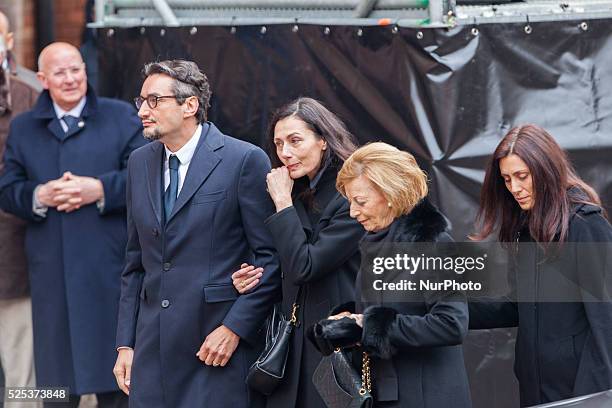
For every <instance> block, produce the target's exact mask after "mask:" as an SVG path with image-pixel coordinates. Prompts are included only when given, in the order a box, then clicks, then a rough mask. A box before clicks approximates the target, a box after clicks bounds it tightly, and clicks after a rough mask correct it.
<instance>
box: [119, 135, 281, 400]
mask: <svg viewBox="0 0 612 408" xmlns="http://www.w3.org/2000/svg"><path fill="white" fill-rule="evenodd" d="M163 158H164V148H163V145H162V144H161V143H159V142H154V143H151V144H150V145H148V146H145V147H143V148H141V149H138V150H137V151H135V152H134V154H133V155H132V157H131V158H130V161H129V164H128V246H127V251H126V268H125V270H124V272H123V279H122V288H121V304H120V312H119V326H118V331H117V346H130V347H133V348H134V361H133V365H132V376H131V385H130V406H131V407H146V408H155V407H169V408H170V407H171V408H180V407H190V408H191V407H210V408H216V407H219V408H221V407H232V408H249V407H253V406H255V400H254V399H253V395H250V394H249V392H248V389H247V386H246V384H245V378H246V374H247V371H248V368H249V366H250V364H251V363H252V362H253V361H254V359H255V358H256V357H257V356H256V352H257V350H256V347H255V346H256V345H257V343H258V331H259V330H260V328H261V327H262V325H263V323H264V321H265V319H266V316H267V314H268V313H269V312H270V310H271V308H272V305H273V304H274V302H275V301H277V300H278V299H279V297H280V272H279V266H278V259H277V255H276V251H275V250H274V247H273V244H272V239H271V237H270V234H269V232H268V229H267V228H266V226H265V225H264V220H265V219H266V218H267V217H268V216H269V215H271V214H272V212H273V206H272V202H271V200H270V198H269V196H268V193H267V192H266V185H265V182H266V174H267V173H268V172H269V171H270V161H269V159H268V157H267V156H266V154H265V153H264V152H263V151H262V150H261V149H260V148H258V147H256V146H253V145H251V144H249V143H246V142H243V141H240V140H237V139H234V138H232V137H229V136H226V135H224V134H222V133H221V132H220V131H219V130H218V129H217V128H216V127H215V126H214V125H213V124H211V123H204V124H203V130H202V136H201V138H200V140H199V142H198V146H197V148H196V151H195V153H194V156H193V158H192V160H191V162H190V164H189V169H188V171H187V174H186V176H185V181H184V184H183V188H182V189H181V191H180V193H179V196H178V198H177V201H176V204H175V205H174V209H173V210H172V213H171V214H170V216H169V217H168V220H167V222H166V223H165V224H164V223H163V206H162V161H163ZM242 262H248V263H250V264H253V265H257V266H261V267H263V268H264V269H265V270H266V273H265V274H264V276H263V278H262V281H261V285H260V287H259V288H258V290H256V291H253V292H252V293H249V294H246V295H242V296H238V292H237V291H236V290H235V289H234V286H233V285H232V279H231V275H232V272H234V271H236V270H237V269H238V268H239V266H240V264H241V263H242ZM221 324H223V325H225V326H226V327H228V328H229V329H231V330H232V331H233V332H235V333H236V334H238V335H239V336H240V338H241V340H240V342H239V345H238V348H237V349H236V351H235V352H234V354H233V356H232V357H231V359H230V360H229V363H228V364H227V365H226V366H225V367H212V366H207V365H205V364H204V363H203V362H201V361H200V360H199V359H198V358H197V357H196V352H197V351H198V350H199V348H200V346H201V345H202V342H203V341H204V339H205V338H206V336H207V335H208V334H210V333H211V332H212V331H213V330H215V329H216V328H217V327H219V326H220V325H221Z"/></svg>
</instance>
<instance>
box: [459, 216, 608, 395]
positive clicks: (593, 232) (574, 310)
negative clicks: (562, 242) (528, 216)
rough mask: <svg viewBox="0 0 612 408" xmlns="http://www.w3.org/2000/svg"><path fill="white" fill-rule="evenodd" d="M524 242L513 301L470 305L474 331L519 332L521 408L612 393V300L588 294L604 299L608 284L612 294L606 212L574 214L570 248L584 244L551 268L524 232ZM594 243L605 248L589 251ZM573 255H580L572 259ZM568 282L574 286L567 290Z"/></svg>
mask: <svg viewBox="0 0 612 408" xmlns="http://www.w3.org/2000/svg"><path fill="white" fill-rule="evenodd" d="M519 241H520V243H519V244H518V245H517V247H518V254H517V256H516V257H515V259H516V264H515V270H516V273H515V274H514V275H513V276H512V278H513V279H510V287H511V289H512V290H511V293H510V295H509V296H508V297H506V298H503V299H486V300H478V301H473V302H472V301H471V302H470V305H469V306H470V328H471V329H488V328H496V327H514V326H518V335H517V340H516V350H515V362H514V371H515V374H516V376H517V378H518V380H519V386H520V394H521V406H531V405H536V404H542V403H546V402H551V401H557V400H561V399H565V398H571V397H575V396H579V395H585V394H590V393H594V392H598V391H603V390H607V389H611V388H612V303H611V302H609V300H610V299H609V296H610V293H607V299H606V298H604V299H603V301H602V300H601V299H599V300H598V299H597V296H596V297H592V296H591V295H590V294H589V293H588V292H591V294H593V289H595V290H596V291H597V292H600V294H603V295H604V296H606V294H605V289H606V282H607V285H608V286H607V290H608V291H609V290H610V289H612V287H611V286H609V285H610V279H611V276H612V270H610V268H611V267H612V266H611V264H610V263H609V262H610V261H609V260H610V258H609V256H610V254H609V253H608V254H607V255H608V261H607V262H608V264H607V265H603V264H601V263H600V260H603V261H604V262H605V259H606V258H605V255H606V254H605V253H604V254H603V255H604V257H603V258H602V257H601V255H602V253H601V251H602V250H603V251H605V246H607V248H608V249H609V248H610V245H609V243H611V242H612V227H611V226H610V224H609V223H608V222H607V221H606V219H605V218H604V217H603V216H602V214H601V209H600V208H599V207H595V206H592V205H584V204H581V205H578V206H576V207H575V208H574V213H573V215H572V218H571V220H570V224H569V231H568V238H567V242H568V243H580V244H579V245H576V244H568V245H567V246H566V247H565V250H564V252H562V255H561V257H559V258H556V259H551V258H550V257H548V259H547V260H545V259H544V255H543V252H542V250H541V249H537V246H536V245H535V244H531V245H529V244H526V243H528V242H532V243H533V240H532V239H531V237H530V236H529V233H528V231H527V232H526V231H522V232H521V234H520V237H519ZM589 242H598V243H600V244H595V245H592V244H591V245H589V244H586V245H585V243H589ZM601 243H608V244H601ZM569 250H571V251H576V252H574V253H576V254H577V255H571V254H569V256H570V258H568V257H567V256H568V253H567V251H569ZM571 257H574V259H571ZM568 259H570V261H569V262H568ZM586 264H588V266H585V265H586ZM574 265H575V266H574ZM566 278H569V279H566ZM568 281H571V282H575V283H576V285H575V286H572V285H566V284H565V283H566V282H568ZM564 282H565V283H564ZM562 285H563V286H562ZM602 289H603V291H602ZM561 291H562V292H561ZM587 296H588V297H590V299H589V300H587V301H585V300H586V297H587ZM517 299H519V300H520V301H517ZM581 299H584V300H581ZM563 300H565V301H563ZM605 300H608V301H605Z"/></svg>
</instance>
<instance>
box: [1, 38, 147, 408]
mask: <svg viewBox="0 0 612 408" xmlns="http://www.w3.org/2000/svg"><path fill="white" fill-rule="evenodd" d="M38 67H39V72H38V73H37V75H38V78H39V80H40V82H41V84H42V86H43V88H44V91H43V93H42V94H41V95H40V97H39V98H38V100H37V102H36V105H35V106H34V108H33V109H32V110H30V111H28V112H25V113H23V114H22V115H20V116H18V117H16V118H15V119H14V120H13V122H12V123H11V128H10V131H9V136H8V141H7V148H6V153H5V155H4V171H3V173H2V175H1V176H0V207H1V208H2V209H3V210H5V211H7V212H9V213H12V214H14V215H16V216H18V217H20V218H22V219H24V220H26V221H27V233H26V254H27V261H28V268H29V273H30V286H31V296H32V317H33V323H34V358H35V367H36V380H37V384H38V386H47V387H49V386H55V387H68V388H69V392H70V394H71V401H70V402H69V403H67V404H65V406H68V407H76V406H77V405H78V402H79V398H78V396H79V395H82V394H89V393H96V394H97V396H98V405H99V407H115V406H127V399H126V398H125V397H124V396H123V394H122V393H121V392H120V391H118V389H117V384H116V382H115V380H114V378H113V375H112V367H113V363H114V359H115V355H114V353H115V351H114V332H115V331H116V326H117V312H118V303H117V302H118V298H119V292H120V287H119V286H120V275H121V270H122V267H123V255H124V249H125V243H126V227H125V222H126V218H125V177H126V166H127V159H128V157H129V155H130V153H131V152H132V151H133V150H134V149H136V148H137V147H140V146H142V145H143V144H144V143H145V140H144V139H143V138H142V135H141V129H142V128H141V126H140V122H139V120H138V118H137V116H136V112H135V111H134V109H133V108H132V107H131V106H129V105H128V104H126V103H125V102H120V101H115V100H111V99H107V98H98V97H96V95H95V94H94V92H93V91H92V90H91V89H89V87H88V85H87V75H86V73H85V64H84V63H83V60H82V59H81V55H80V54H79V51H78V50H77V49H76V48H75V47H73V46H72V45H70V44H67V43H53V44H51V45H49V46H47V47H46V48H45V49H44V50H43V51H42V52H41V54H40V56H39V59H38ZM58 406H62V405H53V407H58Z"/></svg>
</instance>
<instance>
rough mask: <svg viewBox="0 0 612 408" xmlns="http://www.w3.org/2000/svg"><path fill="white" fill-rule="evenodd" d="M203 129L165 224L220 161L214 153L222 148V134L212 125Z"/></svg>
mask: <svg viewBox="0 0 612 408" xmlns="http://www.w3.org/2000/svg"><path fill="white" fill-rule="evenodd" d="M203 127H204V128H203V129H202V136H200V140H199V141H198V146H197V147H196V150H195V152H194V154H193V158H192V159H191V162H190V163H189V169H188V170H187V174H186V175H185V181H184V182H183V188H181V191H180V193H179V195H178V197H177V199H176V203H175V204H174V208H173V209H172V213H171V214H170V217H168V219H167V220H166V224H167V223H168V222H170V221H171V220H172V218H174V216H175V215H176V213H178V212H179V211H180V210H181V208H183V207H184V206H185V204H187V202H188V201H189V200H190V199H191V197H192V196H193V195H194V194H195V192H196V191H198V189H199V188H200V186H201V185H202V183H204V181H206V179H207V178H208V176H209V175H210V173H212V171H213V170H214V169H215V167H217V165H218V164H219V162H220V161H221V157H220V156H219V155H218V154H217V153H215V151H216V150H218V149H220V148H221V147H223V134H222V133H221V132H220V131H219V130H218V129H217V128H216V127H215V125H213V124H212V123H210V124H208V126H205V125H203Z"/></svg>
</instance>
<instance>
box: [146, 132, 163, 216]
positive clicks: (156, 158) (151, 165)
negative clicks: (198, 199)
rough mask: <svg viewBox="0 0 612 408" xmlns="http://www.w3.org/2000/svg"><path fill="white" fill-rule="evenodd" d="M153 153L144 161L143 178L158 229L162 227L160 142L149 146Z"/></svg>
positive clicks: (161, 159) (161, 152)
mask: <svg viewBox="0 0 612 408" xmlns="http://www.w3.org/2000/svg"><path fill="white" fill-rule="evenodd" d="M149 146H151V150H152V151H153V152H152V153H151V154H150V155H149V156H148V157H147V159H146V161H145V166H146V168H147V169H146V172H145V177H146V179H147V187H148V191H149V200H151V205H152V206H153V211H155V217H156V218H157V222H158V223H159V225H160V227H161V226H162V217H161V211H162V210H161V205H162V204H161V199H162V193H161V192H162V189H163V186H164V185H163V183H162V172H163V157H164V145H163V144H161V143H160V142H153V143H151V144H149Z"/></svg>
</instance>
